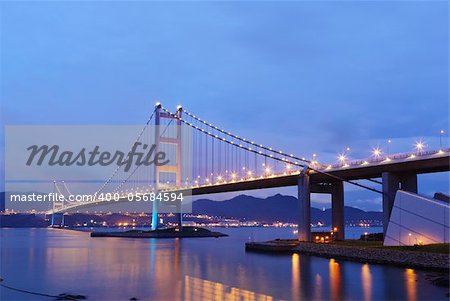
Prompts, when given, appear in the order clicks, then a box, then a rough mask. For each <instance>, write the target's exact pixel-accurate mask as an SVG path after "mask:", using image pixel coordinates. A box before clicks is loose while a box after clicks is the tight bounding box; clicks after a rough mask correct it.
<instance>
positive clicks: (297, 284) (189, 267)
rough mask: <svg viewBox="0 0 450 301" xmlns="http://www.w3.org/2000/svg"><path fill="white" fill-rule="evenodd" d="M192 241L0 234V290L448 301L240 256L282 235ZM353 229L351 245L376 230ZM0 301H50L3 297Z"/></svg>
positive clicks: (293, 260) (400, 275) (416, 283)
mask: <svg viewBox="0 0 450 301" xmlns="http://www.w3.org/2000/svg"><path fill="white" fill-rule="evenodd" d="M217 230H219V231H221V232H224V233H227V234H229V235H230V236H229V237H225V238H195V239H160V240H156V239H128V238H90V237H89V233H85V232H79V231H70V230H58V229H1V230H0V235H1V236H0V238H1V241H0V243H1V262H0V263H1V266H0V272H1V276H0V277H2V278H4V283H5V284H7V285H10V286H14V287H17V288H23V289H27V290H31V291H38V292H45V293H48V294H54V295H57V294H60V293H74V294H82V295H86V296H87V297H88V300H108V301H115V300H129V299H130V298H132V297H136V298H138V300H162V301H170V300H183V299H184V300H226V299H227V300H447V299H448V298H447V297H446V293H447V290H446V289H444V288H440V287H436V286H434V285H432V284H431V283H430V282H429V281H428V280H427V279H426V277H427V273H426V272H422V271H417V270H412V269H402V268H395V267H388V266H382V265H369V264H360V263H355V262H347V261H341V260H334V259H325V258H320V257H313V256H305V255H298V254H295V255H267V254H258V253H246V252H245V250H244V242H246V241H248V240H249V239H254V240H266V239H273V238H278V237H282V238H287V237H294V234H293V233H292V230H293V229H287V228H227V229H217ZM371 230H372V231H368V230H367V229H355V228H354V229H352V230H350V231H349V235H348V237H349V236H350V237H351V236H352V233H353V235H354V236H355V237H356V236H358V235H359V234H360V233H364V232H366V231H368V232H373V231H375V232H378V231H379V229H371ZM0 296H1V298H0V299H1V300H52V298H47V297H38V296H33V295H27V294H23V293H18V292H13V291H10V290H7V289H5V288H0Z"/></svg>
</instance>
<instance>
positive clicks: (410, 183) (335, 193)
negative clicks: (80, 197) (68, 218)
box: [60, 149, 450, 241]
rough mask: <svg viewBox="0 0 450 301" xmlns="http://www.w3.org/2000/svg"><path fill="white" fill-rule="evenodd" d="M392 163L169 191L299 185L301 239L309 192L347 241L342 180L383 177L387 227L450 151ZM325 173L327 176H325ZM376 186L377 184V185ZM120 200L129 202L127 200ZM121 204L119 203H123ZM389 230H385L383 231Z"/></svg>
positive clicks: (448, 165)
mask: <svg viewBox="0 0 450 301" xmlns="http://www.w3.org/2000/svg"><path fill="white" fill-rule="evenodd" d="M390 158H391V159H390V160H384V159H383V161H381V160H380V161H356V162H349V163H348V165H345V166H342V165H333V166H329V167H328V168H326V169H321V170H320V171H314V170H308V172H306V173H305V174H302V173H301V172H299V171H295V172H292V173H287V174H286V175H273V176H269V177H265V178H255V179H244V180H237V181H235V182H226V183H225V182H224V183H215V184H210V185H201V186H194V187H190V188H184V189H170V190H167V191H170V192H176V193H180V192H181V193H183V194H184V195H185V196H189V195H192V196H199V195H206V194H214V193H226V192H236V191H246V190H255V189H265V188H277V187H288V186H298V200H299V219H298V220H299V239H300V240H304V241H310V240H311V219H310V209H311V202H310V193H327V194H331V203H332V227H333V228H334V229H338V231H337V234H336V237H337V238H338V239H343V238H344V228H345V220H344V187H343V181H357V180H364V179H377V178H381V179H382V181H381V182H379V184H381V189H379V191H380V192H381V193H382V197H383V224H384V225H387V224H388V221H389V217H390V212H391V210H392V206H393V203H394V198H395V193H396V192H397V190H399V189H402V190H406V191H410V192H414V193H417V175H418V174H427V173H435V172H446V171H450V149H445V150H443V151H437V152H429V153H424V154H421V155H418V154H416V155H413V156H411V154H400V155H393V156H390ZM323 172H325V173H323ZM376 185H377V183H374V186H376ZM120 201H128V199H127V198H126V197H125V198H123V199H121V200H120ZM120 201H119V202H120ZM114 203H116V202H108V203H105V202H94V203H92V202H91V203H84V204H79V205H76V206H69V207H66V208H64V209H63V210H60V212H61V213H62V212H73V211H76V210H79V209H81V208H87V207H95V206H98V205H106V204H114ZM180 223H181V217H180ZM384 231H386V229H384Z"/></svg>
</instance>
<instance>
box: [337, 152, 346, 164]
mask: <svg viewBox="0 0 450 301" xmlns="http://www.w3.org/2000/svg"><path fill="white" fill-rule="evenodd" d="M338 160H339V162H341V164H345V160H347V157H346V156H345V154H339V155H338Z"/></svg>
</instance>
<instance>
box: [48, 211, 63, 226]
mask: <svg viewBox="0 0 450 301" xmlns="http://www.w3.org/2000/svg"><path fill="white" fill-rule="evenodd" d="M58 219H59V222H58ZM50 226H51V227H56V226H58V227H64V213H61V212H57V213H52V217H51V222H50Z"/></svg>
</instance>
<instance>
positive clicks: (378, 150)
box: [372, 147, 381, 158]
mask: <svg viewBox="0 0 450 301" xmlns="http://www.w3.org/2000/svg"><path fill="white" fill-rule="evenodd" d="M372 154H373V155H374V157H375V158H379V157H380V156H381V149H380V148H378V147H377V148H374V149H373V150H372Z"/></svg>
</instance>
